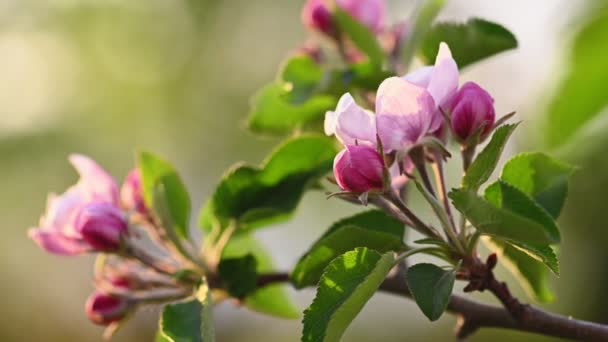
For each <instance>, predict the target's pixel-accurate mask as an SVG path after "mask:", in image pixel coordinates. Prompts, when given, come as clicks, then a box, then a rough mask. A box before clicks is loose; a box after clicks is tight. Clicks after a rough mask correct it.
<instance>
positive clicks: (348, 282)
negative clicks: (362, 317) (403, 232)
mask: <svg viewBox="0 0 608 342" xmlns="http://www.w3.org/2000/svg"><path fill="white" fill-rule="evenodd" d="M394 261H395V258H394V256H393V253H391V252H389V253H386V254H384V255H382V254H380V253H378V252H376V251H373V250H370V249H367V248H357V249H355V250H353V251H350V252H346V253H344V254H342V255H341V256H339V257H337V258H336V259H334V260H333V261H332V262H331V263H330V264H329V266H327V269H326V270H325V273H323V276H322V277H321V280H320V281H319V287H318V289H317V295H316V296H315V299H314V300H313V302H312V304H311V305H310V306H309V307H308V308H307V309H306V310H305V311H304V320H303V323H304V329H303V334H302V341H303V342H313V341H314V342H320V341H324V342H334V341H339V340H340V338H341V336H342V334H343V333H344V331H345V330H346V328H347V327H348V325H349V324H350V323H351V322H352V320H353V319H354V318H355V316H357V314H358V313H359V312H360V311H361V309H362V308H363V306H364V305H365V303H367V301H368V300H369V299H370V298H371V297H372V295H373V294H374V293H375V292H376V290H377V289H378V287H379V286H380V284H382V282H383V281H384V278H385V277H386V275H387V274H388V272H389V271H390V270H391V268H392V267H393V263H394Z"/></svg>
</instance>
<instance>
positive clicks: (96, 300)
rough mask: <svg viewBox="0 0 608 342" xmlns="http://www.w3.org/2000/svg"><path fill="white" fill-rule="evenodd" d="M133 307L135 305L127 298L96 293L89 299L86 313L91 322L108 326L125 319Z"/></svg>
mask: <svg viewBox="0 0 608 342" xmlns="http://www.w3.org/2000/svg"><path fill="white" fill-rule="evenodd" d="M132 307H133V304H132V303H131V302H129V300H127V299H126V298H121V297H117V296H112V295H108V294H104V293H102V292H99V291H96V292H94V293H93V294H92V295H91V296H89V298H88V299H87V301H86V304H85V311H86V314H87V316H88V317H89V320H91V322H93V323H95V324H99V325H108V324H110V323H112V322H116V321H120V320H122V319H123V318H125V316H126V315H127V314H128V313H129V311H130V310H131V309H132Z"/></svg>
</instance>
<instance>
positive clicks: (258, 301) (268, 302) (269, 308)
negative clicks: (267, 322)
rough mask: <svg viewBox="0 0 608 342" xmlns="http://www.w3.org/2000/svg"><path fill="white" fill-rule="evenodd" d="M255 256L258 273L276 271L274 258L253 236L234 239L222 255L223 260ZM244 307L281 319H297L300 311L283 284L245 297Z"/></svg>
mask: <svg viewBox="0 0 608 342" xmlns="http://www.w3.org/2000/svg"><path fill="white" fill-rule="evenodd" d="M247 255H253V256H254V257H255V260H256V264H257V267H256V270H257V272H258V273H262V272H273V271H275V268H274V265H273V263H272V258H271V257H270V255H269V254H268V253H267V252H266V250H265V249H264V247H263V246H262V245H261V244H260V243H259V242H257V241H256V240H255V239H254V238H253V237H252V236H251V234H241V235H239V236H235V237H232V238H231V239H230V241H229V242H228V244H227V245H226V247H225V248H224V251H223V253H222V259H226V258H239V257H244V256H247ZM244 305H245V306H246V307H247V308H249V309H251V310H253V311H257V312H261V313H264V314H267V315H272V316H276V317H280V318H287V319H295V318H299V317H300V311H299V309H298V308H296V306H295V305H294V304H293V303H292V301H291V299H290V298H289V296H288V295H287V292H286V291H285V286H284V285H282V284H276V285H269V286H264V287H263V288H261V289H258V290H256V291H255V292H253V293H250V294H248V295H247V296H246V297H245V300H244Z"/></svg>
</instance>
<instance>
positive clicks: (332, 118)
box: [323, 110, 338, 135]
mask: <svg viewBox="0 0 608 342" xmlns="http://www.w3.org/2000/svg"><path fill="white" fill-rule="evenodd" d="M337 124H338V113H336V112H333V111H331V110H328V111H327V112H325V121H324V122H323V128H324V130H325V134H326V135H334V134H336V125H337Z"/></svg>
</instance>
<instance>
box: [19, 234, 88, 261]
mask: <svg viewBox="0 0 608 342" xmlns="http://www.w3.org/2000/svg"><path fill="white" fill-rule="evenodd" d="M28 236H29V237H30V238H31V239H32V240H34V242H36V244H38V246H40V247H41V248H42V249H44V250H45V251H47V252H49V253H52V254H56V255H66V256H67V255H77V254H82V253H86V252H87V251H89V250H90V248H89V246H88V245H87V244H86V243H85V242H84V241H83V240H79V239H73V238H69V237H66V236H63V235H62V234H61V233H59V232H56V231H52V230H48V229H40V228H32V229H30V230H29V231H28Z"/></svg>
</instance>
